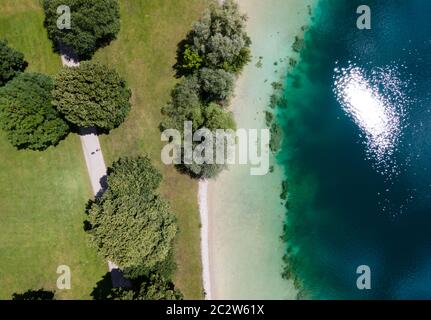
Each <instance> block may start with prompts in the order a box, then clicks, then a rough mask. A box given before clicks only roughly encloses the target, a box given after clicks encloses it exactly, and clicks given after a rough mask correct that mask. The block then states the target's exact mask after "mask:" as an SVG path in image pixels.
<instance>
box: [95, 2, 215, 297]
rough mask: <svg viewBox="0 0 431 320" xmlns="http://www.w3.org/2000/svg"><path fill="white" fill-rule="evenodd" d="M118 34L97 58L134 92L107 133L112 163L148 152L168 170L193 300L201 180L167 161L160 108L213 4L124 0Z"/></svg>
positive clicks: (184, 279) (197, 289)
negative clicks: (185, 47)
mask: <svg viewBox="0 0 431 320" xmlns="http://www.w3.org/2000/svg"><path fill="white" fill-rule="evenodd" d="M120 3H121V16H122V26H121V32H120V34H119V36H118V39H117V40H116V41H115V42H113V43H112V44H111V45H110V46H109V47H107V48H104V49H102V50H100V51H99V52H98V53H97V54H96V56H95V59H96V60H99V61H102V62H103V63H105V64H109V65H111V66H114V67H115V68H116V69H117V70H118V71H119V73H120V74H121V75H122V76H124V77H125V78H126V79H127V82H128V84H129V86H130V87H131V89H132V91H133V98H132V102H133V110H132V112H131V115H130V116H129V118H128V119H127V121H126V123H124V124H123V125H122V126H121V127H120V128H118V129H116V130H114V131H112V132H111V134H110V135H109V136H103V137H102V139H101V140H102V146H103V152H104V156H105V160H106V162H107V164H108V165H109V164H110V163H112V162H113V161H114V160H116V159H117V158H118V157H120V156H131V155H140V154H143V153H148V154H149V155H150V156H151V157H152V159H153V161H154V163H155V165H156V166H158V167H159V168H160V170H161V171H162V172H163V175H164V178H165V180H164V183H163V186H162V192H163V193H164V194H165V195H166V196H167V197H168V198H169V199H170V201H171V204H172V207H173V209H174V211H175V212H176V214H177V216H178V223H179V227H180V234H179V237H178V241H177V244H176V259H177V263H178V270H177V274H176V279H175V282H176V284H177V286H178V287H179V288H180V289H181V290H182V292H183V293H184V295H185V297H186V298H188V299H200V298H202V297H203V289H202V272H201V261H200V241H199V239H200V235H199V232H200V220H199V212H198V205H197V182H196V181H193V180H191V179H189V178H188V177H186V176H183V175H180V174H178V173H177V172H176V171H175V169H174V168H172V167H167V166H164V165H162V163H161V160H160V151H161V148H162V146H163V144H162V142H161V141H160V132H159V129H158V125H159V123H160V120H161V114H160V108H161V107H162V106H163V105H164V104H165V103H166V102H167V101H168V99H169V93H170V90H171V89H172V87H173V86H174V84H175V81H176V80H175V79H174V72H173V70H172V66H173V65H174V63H175V56H176V48H177V44H178V42H180V41H181V40H182V39H183V38H184V37H185V35H186V33H187V32H188V31H189V30H190V28H191V25H192V23H193V21H195V20H196V19H198V18H199V17H200V15H201V14H202V11H203V9H204V8H205V7H206V6H207V5H208V3H209V2H208V1H206V0H121V1H120Z"/></svg>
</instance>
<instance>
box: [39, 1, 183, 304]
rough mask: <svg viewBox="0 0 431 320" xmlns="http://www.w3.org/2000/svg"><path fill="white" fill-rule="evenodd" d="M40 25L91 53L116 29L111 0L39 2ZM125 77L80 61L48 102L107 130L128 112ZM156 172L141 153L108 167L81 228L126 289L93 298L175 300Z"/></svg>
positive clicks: (170, 234) (171, 219)
mask: <svg viewBox="0 0 431 320" xmlns="http://www.w3.org/2000/svg"><path fill="white" fill-rule="evenodd" d="M61 5H66V6H68V7H69V8H70V11H71V17H70V18H71V21H70V22H71V28H70V29H67V28H65V29H62V30H60V29H59V28H58V27H57V19H58V12H57V8H58V7H59V6H61ZM44 10H45V26H46V28H47V30H48V35H49V37H50V38H51V39H52V40H53V43H54V44H55V48H56V49H61V50H62V53H66V54H69V53H72V54H71V55H72V56H77V57H78V58H79V59H80V60H83V59H85V60H87V59H91V57H92V55H93V54H94V53H95V51H96V50H97V49H99V48H100V47H103V46H105V45H107V44H109V43H110V42H111V41H112V40H114V39H115V37H116V36H117V34H118V32H119V30H120V13H119V12H120V10H119V5H118V1H117V0H92V1H88V0H45V1H44ZM130 97H131V92H130V90H129V89H128V88H127V85H126V82H125V81H124V80H123V79H122V78H121V77H120V76H119V75H118V74H117V73H116V72H115V71H114V70H111V69H110V68H107V67H106V66H103V65H101V64H97V63H92V62H82V63H81V65H80V67H79V68H65V69H63V70H62V71H61V72H60V74H59V75H58V76H57V77H56V78H55V81H54V88H53V90H52V105H53V106H54V108H55V109H56V110H58V111H59V112H60V113H61V114H62V115H63V116H64V118H65V119H66V120H67V121H68V122H69V123H71V124H73V125H74V126H77V127H97V128H98V130H99V131H103V132H108V131H109V130H111V129H114V128H116V127H118V126H119V125H120V124H121V123H122V122H123V121H124V120H125V118H126V117H127V115H128V113H129V112H130V108H131V105H130V102H129V100H130ZM161 181H162V176H161V174H160V173H159V172H158V171H157V170H156V168H154V167H153V166H152V164H151V162H150V159H149V158H148V157H136V158H121V159H119V160H118V161H116V162H115V163H114V164H113V165H112V167H111V168H110V169H109V170H108V176H107V189H106V190H105V191H104V193H103V194H102V195H101V196H100V197H98V198H96V199H95V200H93V201H91V202H90V203H89V206H88V209H87V220H86V221H85V230H86V232H87V233H88V234H89V235H90V240H91V243H92V245H93V246H94V247H95V248H96V249H97V250H98V252H99V254H100V255H101V256H102V257H104V258H105V259H108V260H110V261H113V262H115V264H117V265H118V266H119V267H120V268H121V270H122V271H123V273H124V276H125V277H126V278H128V279H129V280H130V281H131V283H132V286H131V287H130V288H112V289H111V290H109V291H108V292H107V294H104V295H97V296H95V298H96V299H115V300H158V299H181V298H182V294H181V293H180V292H179V291H178V290H177V289H176V288H175V286H174V284H173V283H172V280H171V278H172V274H173V271H174V269H175V261H174V258H173V241H174V238H175V236H176V233H177V230H178V227H177V224H176V219H175V215H174V214H173V213H172V211H171V209H170V207H169V204H168V202H167V201H166V200H165V199H164V198H163V197H162V196H161V195H160V194H158V192H157V189H158V187H159V185H160V183H161Z"/></svg>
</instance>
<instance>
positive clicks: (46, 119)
mask: <svg viewBox="0 0 431 320" xmlns="http://www.w3.org/2000/svg"><path fill="white" fill-rule="evenodd" d="M52 88H53V83H52V79H51V78H50V77H48V76H45V75H42V74H38V73H21V74H20V75H18V76H17V77H15V78H14V79H13V80H11V81H9V82H8V83H7V84H6V86H4V87H2V88H0V127H1V128H2V129H3V130H5V131H6V133H7V137H8V139H9V141H10V142H11V144H12V145H13V146H15V147H17V148H19V149H31V150H44V149H46V148H48V147H49V146H52V145H56V144H58V142H59V141H60V140H62V139H63V138H64V137H66V136H67V134H68V133H69V126H68V124H67V123H66V122H65V121H64V120H63V119H62V118H61V116H60V114H59V113H58V112H57V111H56V110H55V109H54V108H53V106H52V105H51V99H52V96H51V90H52Z"/></svg>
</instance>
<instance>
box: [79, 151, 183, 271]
mask: <svg viewBox="0 0 431 320" xmlns="http://www.w3.org/2000/svg"><path fill="white" fill-rule="evenodd" d="M160 182H161V175H160V173H159V172H158V171H157V170H156V169H155V168H154V167H153V166H152V164H151V162H150V160H149V158H148V157H136V158H122V159H120V160H118V161H117V162H115V163H114V164H113V166H112V168H111V169H109V172H108V178H107V185H108V187H107V190H106V191H105V192H104V193H103V195H102V196H101V197H99V198H97V199H96V200H95V201H93V202H92V203H91V204H90V206H89V209H88V211H87V214H88V220H87V222H86V231H87V232H88V233H89V234H90V236H91V237H90V238H91V242H92V244H93V245H94V246H95V247H96V248H97V249H98V251H99V253H100V254H101V255H102V256H103V257H105V258H106V259H109V260H111V261H113V262H115V263H116V264H117V265H118V266H119V267H120V268H121V269H122V270H123V271H124V273H125V275H126V276H127V277H129V278H136V277H139V276H142V275H147V274H149V273H150V272H151V271H152V270H153V269H154V268H156V267H158V266H159V265H160V264H161V263H163V262H164V261H166V259H168V258H169V257H170V253H171V252H172V246H173V244H172V242H173V239H174V238H175V235H176V233H177V224H176V219H175V215H174V214H173V213H172V212H171V209H170V207H169V205H168V202H167V201H166V200H165V199H163V198H162V197H161V196H160V195H159V194H158V193H157V191H156V189H157V188H158V187H159V184H160Z"/></svg>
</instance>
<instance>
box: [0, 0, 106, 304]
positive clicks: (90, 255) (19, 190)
mask: <svg viewBox="0 0 431 320" xmlns="http://www.w3.org/2000/svg"><path fill="white" fill-rule="evenodd" d="M0 10H1V15H0V38H6V39H8V41H9V45H10V46H12V47H14V48H16V49H18V50H19V51H21V52H23V53H24V54H25V57H26V60H27V61H28V62H29V64H30V65H29V69H28V70H30V71H38V72H45V73H49V74H54V73H55V72H57V70H58V69H59V67H60V65H61V64H60V57H59V56H58V55H55V54H53V53H52V50H51V42H50V41H49V40H48V39H47V36H46V31H45V29H44V28H43V12H42V10H41V7H40V4H39V1H37V0H14V1H11V0H0ZM90 197H91V191H90V185H89V180H88V178H87V171H86V167H85V162H84V159H83V156H82V151H81V145H80V142H79V138H78V137H77V136H76V135H71V136H69V138H68V139H67V140H66V141H63V142H62V143H61V144H60V145H59V146H58V147H57V148H51V149H49V150H48V151H45V152H29V151H16V150H15V149H13V148H12V147H11V146H10V144H9V143H8V142H7V140H6V138H5V136H4V134H3V133H0V299H9V298H10V297H11V295H12V294H13V293H15V292H18V293H21V292H24V291H26V290H28V289H40V288H45V289H49V290H55V289H56V281H57V277H58V275H57V274H56V270H57V267H58V266H59V265H62V264H65V265H68V266H69V267H70V268H71V271H72V289H71V290H69V291H59V290H57V291H56V295H57V298H58V299H85V298H90V293H91V291H92V289H93V287H94V286H95V284H96V282H97V281H99V280H100V279H101V277H102V276H103V274H105V273H106V271H107V265H106V262H104V261H103V260H102V259H100V258H98V257H97V256H96V253H95V251H94V250H93V249H91V248H89V247H88V244H87V241H86V235H85V233H84V231H83V218H84V216H83V212H84V209H85V205H86V202H87V200H88V199H89V198H90Z"/></svg>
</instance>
